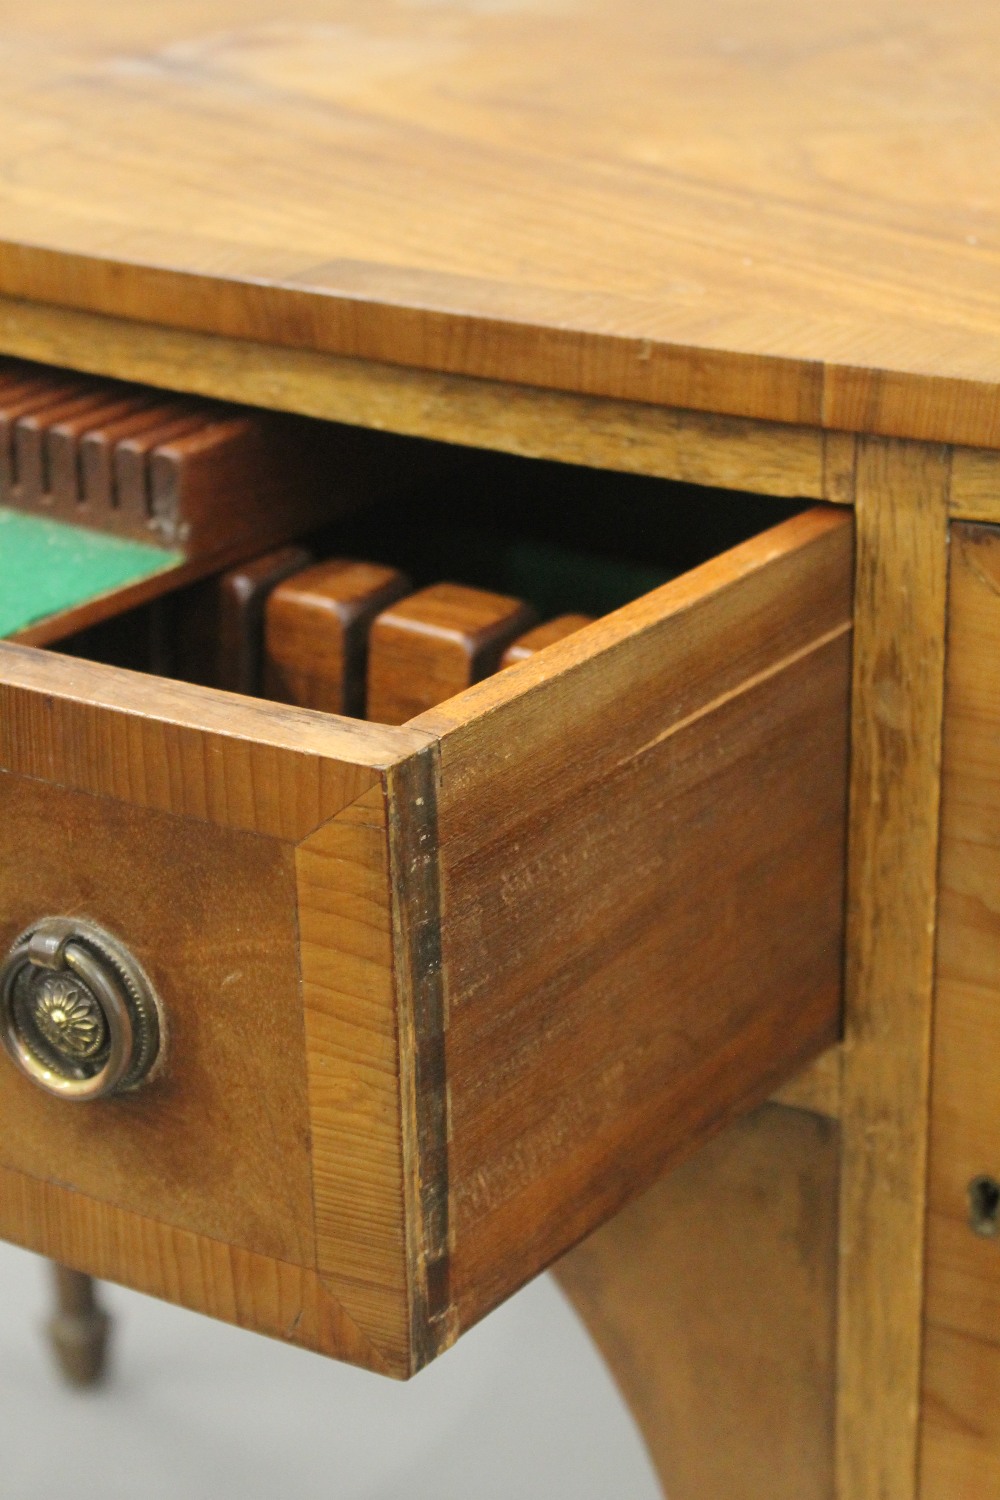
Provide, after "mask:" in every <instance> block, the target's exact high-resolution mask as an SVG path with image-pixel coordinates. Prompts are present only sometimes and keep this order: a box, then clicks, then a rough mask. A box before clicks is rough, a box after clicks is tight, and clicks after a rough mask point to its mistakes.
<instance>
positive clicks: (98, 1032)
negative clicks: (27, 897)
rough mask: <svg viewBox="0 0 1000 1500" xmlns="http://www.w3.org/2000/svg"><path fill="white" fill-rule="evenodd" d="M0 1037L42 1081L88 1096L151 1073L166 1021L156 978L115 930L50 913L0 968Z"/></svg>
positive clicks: (73, 1095) (116, 1090)
mask: <svg viewBox="0 0 1000 1500" xmlns="http://www.w3.org/2000/svg"><path fill="white" fill-rule="evenodd" d="M0 1040H2V1042H3V1045H4V1047H5V1048H6V1050H7V1053H8V1055H9V1056H10V1057H11V1059H12V1060H13V1062H14V1063H15V1064H16V1065H17V1067H18V1068H19V1069H20V1070H21V1072H22V1073H23V1074H24V1075H25V1076H26V1077H27V1078H30V1079H31V1081H32V1083H35V1084H37V1085H38V1086H39V1088H42V1089H45V1090H46V1092H47V1093H50V1094H55V1095H57V1096H58V1097H59V1098H62V1099H74V1100H77V1101H86V1100H91V1099H100V1098H104V1097H106V1096H107V1095H109V1094H121V1093H125V1092H127V1091H129V1090H132V1089H136V1088H138V1087H139V1086H140V1085H141V1084H143V1083H145V1082H147V1081H148V1079H149V1078H150V1076H151V1074H152V1072H153V1071H154V1069H155V1067H156V1065H157V1063H158V1062H159V1061H160V1060H161V1057H162V1043H163V1022H162V1016H161V1013H160V1007H159V1003H158V1001H157V998H156V995H155V993H154V990H153V987H152V985H151V984H150V982H149V980H148V978H147V977H146V975H145V974H144V973H143V971H142V969H141V968H140V966H139V964H138V963H137V962H136V960H135V959H134V958H133V957H132V955H131V953H129V951H128V949H127V948H125V947H124V946H123V945H122V944H121V943H120V942H119V941H118V939H117V938H115V937H112V936H111V934H110V933H108V932H105V931H104V930H103V929H102V928H100V927H98V926H96V925H95V924H94V923H93V922H87V921H85V920H83V919H82V918H67V917H45V918H43V919H42V920H41V921H39V922H36V923H34V924H33V925H32V926H31V927H29V928H28V929H27V931H26V932H23V933H21V935H20V937H18V938H17V939H16V941H15V942H14V944H13V946H12V947H11V948H10V950H9V952H8V953H7V956H6V958H5V959H4V962H3V965H2V967H0Z"/></svg>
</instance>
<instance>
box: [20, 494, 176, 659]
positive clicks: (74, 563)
mask: <svg viewBox="0 0 1000 1500" xmlns="http://www.w3.org/2000/svg"><path fill="white" fill-rule="evenodd" d="M182 561H183V553H181V552H168V551H167V550H166V549H165V548H163V547H152V546H150V545H149V544H148V543H147V542H133V541H129V540H128V538H126V537H120V536H106V535H105V534H104V533H103V532H101V531H89V530H85V529H84V528H83V527H81V526H70V525H67V524H66V523H65V522H63V521H51V520H49V518H48V517H47V516H32V515H26V514H25V513H24V512H22V511H17V510H9V509H8V508H7V507H6V506H0V637H2V636H8V635H14V634H16V633H17V631H19V630H24V629H26V628H27V626H29V625H35V624H37V623H38V621H39V620H46V619H48V618H49V616H50V615H56V614H60V613H61V612H62V611H63V610H66V609H72V608H73V607H74V606H75V605H78V604H85V603H87V601H88V600H90V599H96V598H98V597H99V596H100V595H101V594H107V593H110V592H111V591H112V590H113V589H120V588H123V587H124V586H125V585H126V584H130V583H138V582H139V581H140V580H142V579H144V578H151V577H152V576H153V574H154V573H162V572H164V571H165V570H166V569H168V568H175V567H177V565H178V563H180V562H182Z"/></svg>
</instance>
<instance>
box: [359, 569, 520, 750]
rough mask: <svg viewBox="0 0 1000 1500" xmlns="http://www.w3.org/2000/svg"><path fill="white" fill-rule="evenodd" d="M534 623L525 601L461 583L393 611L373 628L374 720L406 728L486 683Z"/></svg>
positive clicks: (370, 704) (427, 592) (436, 588)
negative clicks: (475, 685)
mask: <svg viewBox="0 0 1000 1500" xmlns="http://www.w3.org/2000/svg"><path fill="white" fill-rule="evenodd" d="M536 618H537V617H536V615H535V612H534V610H533V609H532V608H531V607H530V605H527V604H525V603H524V601H523V600H521V599H511V598H509V597H508V596H507V595H506V594H495V593H493V592H492V591H491V590H489V589H472V588H467V587H466V586H465V585H463V584H457V583H436V584H432V585H431V587H430V588H425V589H420V590H419V591H418V592H417V593H415V594H410V595H409V596H408V597H407V598H405V599H400V600H399V601H398V603H396V604H392V605H390V606H389V608H388V609H385V610H383V611H382V613H381V614H380V615H379V616H378V617H377V619H375V621H374V622H373V624H372V628H371V634H370V645H369V652H368V695H367V705H366V706H367V712H368V717H369V719H371V720H373V721H374V722H375V723H376V724H405V723H406V721H407V720H408V719H413V718H416V716H417V715H418V714H420V713H423V711H424V710H425V709H428V708H433V707H434V706H435V705H436V704H438V703H443V702H444V701H445V699H446V698H453V697H455V695H456V694H457V693H461V692H462V691H463V689H465V688H467V687H469V686H471V684H472V683H474V682H479V681H481V680H482V678H484V677H489V676H490V674H491V673H493V672H495V671H496V670H497V668H498V667H499V665H500V658H501V656H502V655H503V652H504V650H505V648H506V647H507V646H508V645H509V643H510V642H511V641H512V640H513V639H514V638H515V637H517V636H519V635H521V634H523V632H524V631H526V630H527V628H528V627H529V626H530V625H533V624H534V623H535V620H536Z"/></svg>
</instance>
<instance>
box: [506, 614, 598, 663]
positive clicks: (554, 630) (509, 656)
mask: <svg viewBox="0 0 1000 1500" xmlns="http://www.w3.org/2000/svg"><path fill="white" fill-rule="evenodd" d="M592 620H593V616H592V615H559V616H557V618H556V619H554V620H546V621H545V623H544V625H536V626H535V628H534V629H533V630H529V631H528V632H527V633H526V634H525V635H522V636H518V638H517V640H516V641H512V642H511V643H510V645H509V646H508V647H507V650H506V651H505V652H504V654H503V656H502V657H501V659H500V665H501V667H512V666H513V665H514V663H515V662H519V661H527V660H528V657H529V656H537V654H538V652H539V651H544V650H545V647H546V646H551V645H553V643H554V642H555V641H562V640H565V638H566V636H568V635H573V634H574V633H575V632H576V631H577V630H582V629H583V627H584V625H589V624H590V623H591V621H592Z"/></svg>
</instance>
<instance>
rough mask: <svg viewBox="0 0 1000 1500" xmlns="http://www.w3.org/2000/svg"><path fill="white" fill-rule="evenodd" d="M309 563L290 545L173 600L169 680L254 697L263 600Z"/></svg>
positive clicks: (259, 686) (259, 683)
mask: <svg viewBox="0 0 1000 1500" xmlns="http://www.w3.org/2000/svg"><path fill="white" fill-rule="evenodd" d="M311 562H312V553H311V552H309V551H307V550H306V548H305V547H299V546H295V545H293V544H290V545H288V546H287V547H277V548H275V550H274V551H273V552H267V553H264V555H263V556H261V557H255V558H253V559H252V561H250V562H247V563H241V564H240V565H239V566H238V567H235V568H227V570H226V571H225V572H224V573H220V574H218V575H217V576H216V577H214V578H209V579H206V580H205V582H204V583H199V584H196V585H195V587H194V588H193V589H189V590H188V591H187V593H186V594H185V595H184V596H182V597H181V598H180V599H179V600H178V608H177V618H176V625H175V629H174V631H173V637H174V639H173V651H174V661H173V664H172V667H173V671H174V672H175V674H176V675H177V676H179V677H182V678H184V679H185V681H188V682H199V683H202V684H203V685H205V686H206V687H216V688H224V689H225V690H226V692H230V693H247V694H250V695H251V696H253V695H259V694H260V693H261V692H262V690H263V670H262V666H263V654H264V607H265V605H266V603H267V600H268V596H269V594H270V593H271V590H272V589H274V588H276V587H277V586H278V585H279V584H280V583H281V582H282V581H283V580H284V579H286V578H289V577H291V576H292V575H293V574H296V573H301V572H302V570H303V569H304V568H308V566H309V564H310V563H311Z"/></svg>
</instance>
